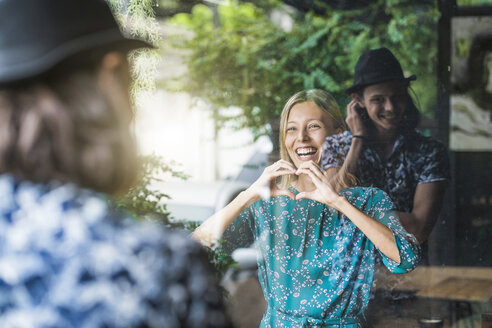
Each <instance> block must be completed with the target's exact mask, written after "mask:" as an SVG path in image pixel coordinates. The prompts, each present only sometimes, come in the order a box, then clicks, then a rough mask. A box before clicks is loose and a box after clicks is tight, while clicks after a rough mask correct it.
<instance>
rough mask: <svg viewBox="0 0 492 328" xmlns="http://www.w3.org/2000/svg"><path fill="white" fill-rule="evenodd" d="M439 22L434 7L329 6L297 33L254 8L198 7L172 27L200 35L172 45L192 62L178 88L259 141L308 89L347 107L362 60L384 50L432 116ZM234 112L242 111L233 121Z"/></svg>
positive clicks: (302, 20)
mask: <svg viewBox="0 0 492 328" xmlns="http://www.w3.org/2000/svg"><path fill="white" fill-rule="evenodd" d="M270 9H271V8H270ZM438 18H439V12H438V9H437V6H436V4H435V3H434V2H431V3H430V4H429V2H423V3H422V4H419V5H416V4H415V2H414V1H410V0H377V1H374V2H372V3H371V4H369V5H367V6H366V7H363V8H359V9H354V10H334V9H331V8H329V7H328V8H327V10H326V13H325V14H324V15H323V16H320V15H317V14H315V13H313V12H309V13H307V14H297V15H293V16H292V19H293V20H294V22H295V23H294V26H293V28H292V30H290V31H284V30H282V29H280V28H279V27H277V26H275V25H274V23H273V22H272V21H271V20H270V18H269V15H268V11H266V10H264V9H263V8H260V7H258V6H256V5H255V4H253V3H252V2H246V1H242V2H229V3H228V4H227V5H221V6H218V10H217V14H216V16H215V17H214V10H213V8H210V7H207V6H205V5H197V6H195V7H194V8H193V10H192V12H191V13H190V14H179V15H176V16H175V17H174V18H173V19H171V20H170V22H171V23H174V24H177V25H180V26H184V27H186V28H187V29H189V30H191V31H193V35H194V36H193V37H192V38H191V39H187V40H178V38H176V39H175V40H174V42H175V46H176V47H180V48H183V49H186V50H187V51H188V53H189V56H188V58H187V62H186V64H187V67H188V72H187V74H186V76H183V77H181V78H180V79H179V82H180V84H179V87H177V88H176V83H175V82H176V81H174V83H173V86H174V87H175V88H176V89H178V90H180V91H186V92H189V93H191V94H193V95H195V96H197V97H200V98H203V99H205V100H206V101H207V102H209V103H211V104H212V105H214V107H215V108H221V111H222V116H221V118H223V119H229V120H231V119H232V120H233V121H234V123H236V127H238V128H243V127H248V128H250V129H251V130H252V131H253V132H254V133H255V134H256V135H257V136H259V135H263V134H267V133H268V132H269V131H268V124H267V123H269V122H270V121H271V119H272V118H274V117H278V115H279V114H280V112H281V110H282V107H283V105H284V103H285V101H286V100H287V99H288V97H289V96H291V95H292V94H294V93H295V92H297V91H299V90H302V89H309V88H322V89H325V90H327V91H329V92H330V93H332V94H333V95H334V96H335V98H337V100H338V101H339V103H340V105H341V107H342V108H344V107H345V104H346V103H347V102H348V98H347V95H345V93H344V90H345V89H346V88H347V87H349V86H350V85H351V84H352V81H353V68H354V66H355V63H356V60H357V58H358V57H359V56H360V54H361V53H362V52H363V51H365V50H367V49H369V48H376V47H381V46H385V47H388V48H389V49H391V50H392V51H393V52H394V53H395V55H396V56H397V57H398V58H399V59H400V62H401V63H402V66H403V68H404V69H405V73H406V74H407V75H409V74H416V75H417V76H418V80H417V81H416V83H414V85H413V86H414V90H415V91H416V93H417V94H418V95H419V98H420V103H421V104H422V110H423V112H424V113H425V114H427V115H428V116H433V114H434V108H435V105H436V94H437V90H436V78H435V76H436V74H435V70H436V58H437V47H436V45H437V20H438ZM214 21H218V24H214ZM230 106H235V107H240V108H241V109H242V112H241V113H240V114H239V115H229V114H228V110H227V108H228V107H230Z"/></svg>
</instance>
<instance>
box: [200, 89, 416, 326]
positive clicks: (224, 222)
mask: <svg viewBox="0 0 492 328" xmlns="http://www.w3.org/2000/svg"><path fill="white" fill-rule="evenodd" d="M281 117H282V119H281V131H280V132H281V136H280V142H281V152H282V159H281V160H279V161H278V162H276V163H274V164H272V165H271V166H269V167H267V168H266V169H265V171H264V172H263V174H262V175H261V176H260V178H259V179H258V180H257V181H256V182H254V183H253V184H252V185H251V186H250V187H249V188H247V189H246V190H245V191H243V192H241V193H240V194H239V195H238V196H237V197H236V198H235V199H234V200H232V202H231V203H229V204H228V205H227V206H226V207H224V208H223V209H222V210H220V211H219V212H217V213H215V214H214V215H213V216H211V217H210V218H209V219H207V220H206V221H205V222H204V223H203V224H202V225H201V226H200V227H199V228H198V229H197V230H196V231H195V232H194V237H195V238H196V239H198V240H199V241H201V242H202V243H203V244H206V245H210V244H213V243H215V242H217V240H218V239H219V238H221V237H222V239H223V240H224V242H223V244H224V246H225V248H226V249H231V248H235V247H245V246H249V245H250V244H251V243H252V242H254V245H255V248H256V251H257V254H258V256H257V264H258V277H259V280H260V284H261V287H262V290H263V294H264V297H265V300H266V304H267V306H266V311H265V314H264V316H263V319H262V322H261V325H260V327H299V326H303V327H305V326H317V327H331V326H337V327H345V328H349V327H350V328H355V327H361V326H362V325H363V322H364V320H365V319H364V310H365V308H366V306H367V303H368V301H369V297H370V293H371V286H372V282H373V276H374V274H373V273H374V267H375V263H376V260H377V258H381V259H382V261H383V263H384V264H385V265H386V267H387V268H388V269H389V270H390V271H392V272H394V273H405V272H408V271H410V270H412V269H413V268H414V267H415V266H416V265H417V262H418V259H419V255H418V254H419V247H418V244H417V241H416V239H415V237H413V236H412V235H410V234H408V233H406V232H405V230H404V229H403V228H402V226H401V225H400V223H399V221H398V220H397V218H396V215H395V214H394V212H393V211H392V209H393V205H392V203H391V201H390V199H389V197H388V196H387V195H386V194H385V193H384V192H382V191H381V190H379V189H376V188H359V187H350V186H351V185H350V184H347V185H346V186H344V188H345V189H341V190H338V192H336V191H335V190H334V189H333V187H332V185H331V179H330V176H329V174H327V173H325V172H323V171H321V169H320V167H319V163H320V159H321V152H322V149H321V146H322V143H323V141H324V139H325V138H326V137H327V136H328V135H329V134H330V133H335V132H336V131H337V130H344V123H343V119H341V114H340V111H339V110H338V106H337V105H336V103H335V101H334V100H333V98H332V97H331V96H330V95H329V94H328V93H326V92H325V91H322V90H308V91H301V92H299V93H297V94H295V95H294V96H292V97H291V98H290V99H289V101H288V102H287V104H286V105H285V107H284V109H283V112H282V116H281ZM278 177H282V178H283V181H282V184H281V185H280V186H278V185H277V183H276V180H277V178H278ZM285 178H290V179H287V180H286V179H285ZM338 187H340V186H338Z"/></svg>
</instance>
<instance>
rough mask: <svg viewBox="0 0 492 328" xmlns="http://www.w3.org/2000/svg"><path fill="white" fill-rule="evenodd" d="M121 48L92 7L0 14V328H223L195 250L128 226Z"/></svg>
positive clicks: (210, 278) (39, 6)
mask: <svg viewBox="0 0 492 328" xmlns="http://www.w3.org/2000/svg"><path fill="white" fill-rule="evenodd" d="M143 47H150V45H149V44H147V43H145V42H144V41H142V40H136V39H131V38H128V37H125V36H123V34H122V32H121V31H120V29H119V26H118V25H117V23H116V21H115V19H114V17H113V15H112V13H111V11H110V9H109V7H108V6H107V4H106V3H105V2H104V1H103V0H83V1H82V0H81V1H68V0H2V1H0V134H1V137H0V326H1V327H168V328H171V327H227V326H229V324H228V320H227V318H226V316H225V314H224V306H223V301H222V297H221V293H220V291H219V289H218V288H217V281H216V277H215V274H214V273H213V272H212V271H211V268H210V267H209V264H208V263H207V261H206V259H204V257H203V253H202V250H201V247H199V246H198V245H197V244H196V243H195V242H193V241H191V240H190V239H188V238H186V237H185V236H184V235H182V234H180V233H178V232H170V231H167V230H164V229H163V228H162V227H161V226H159V225H157V224H151V223H148V222H146V223H138V222H136V221H135V220H134V219H133V218H131V217H129V216H128V215H127V214H125V213H122V212H120V211H118V210H117V209H115V207H114V206H112V205H111V201H110V198H111V196H110V195H114V194H116V193H120V192H125V191H126V190H127V188H128V187H129V186H130V185H131V183H132V182H133V181H134V176H135V173H136V149H135V145H134V139H133V137H132V135H131V133H130V131H129V128H130V124H131V121H132V110H131V102H130V97H129V87H130V81H131V79H130V73H129V72H130V71H129V67H128V62H127V58H126V55H127V53H128V51H130V50H132V49H137V48H143Z"/></svg>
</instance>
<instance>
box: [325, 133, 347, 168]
mask: <svg viewBox="0 0 492 328" xmlns="http://www.w3.org/2000/svg"><path fill="white" fill-rule="evenodd" d="M351 143H352V134H351V133H350V132H349V131H345V132H342V133H339V134H334V135H331V136H328V137H326V139H325V141H324V142H323V146H322V153H321V167H322V168H323V169H324V170H326V169H328V168H331V167H337V168H340V167H342V165H343V162H344V161H345V158H346V157H347V154H348V152H349V150H350V145H351Z"/></svg>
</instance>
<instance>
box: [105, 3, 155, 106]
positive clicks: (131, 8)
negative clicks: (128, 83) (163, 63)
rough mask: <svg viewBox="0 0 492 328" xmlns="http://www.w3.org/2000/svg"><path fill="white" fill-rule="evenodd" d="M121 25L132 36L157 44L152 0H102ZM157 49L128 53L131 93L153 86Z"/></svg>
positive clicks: (149, 88)
mask: <svg viewBox="0 0 492 328" xmlns="http://www.w3.org/2000/svg"><path fill="white" fill-rule="evenodd" d="M106 1H107V2H108V4H109V6H110V7H111V9H112V11H113V14H114V15H115V18H116V19H117V20H118V22H119V23H120V25H121V26H122V27H123V29H124V30H125V31H126V32H127V33H128V34H130V35H131V36H133V37H136V38H140V39H144V40H147V41H148V42H149V43H151V44H154V45H156V44H158V43H159V41H160V39H161V37H160V34H159V30H158V24H157V21H156V19H155V15H154V7H155V6H156V0H106ZM159 56H160V54H159V51H158V49H138V50H134V51H132V52H131V53H130V56H129V57H130V61H131V63H132V65H131V67H132V75H133V85H132V91H131V92H132V95H133V98H134V99H135V97H136V94H137V93H138V92H139V91H140V90H151V89H153V88H154V86H155V78H154V77H155V75H156V72H157V62H158V60H159Z"/></svg>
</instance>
